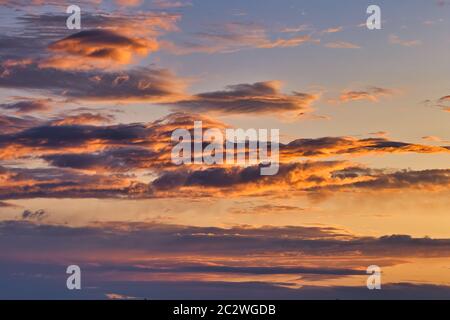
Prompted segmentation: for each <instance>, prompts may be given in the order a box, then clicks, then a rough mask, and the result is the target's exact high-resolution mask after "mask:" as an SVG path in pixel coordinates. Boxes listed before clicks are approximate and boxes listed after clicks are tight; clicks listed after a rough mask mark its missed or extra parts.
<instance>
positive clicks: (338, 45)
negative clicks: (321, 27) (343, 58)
mask: <svg viewBox="0 0 450 320" xmlns="http://www.w3.org/2000/svg"><path fill="white" fill-rule="evenodd" d="M325 47H327V48H332V49H359V48H361V47H360V46H358V45H356V44H353V43H351V42H346V41H336V42H328V43H326V44H325Z"/></svg>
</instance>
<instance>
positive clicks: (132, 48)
mask: <svg viewBox="0 0 450 320" xmlns="http://www.w3.org/2000/svg"><path fill="white" fill-rule="evenodd" d="M158 47H159V46H158V43H157V42H156V40H154V39H144V38H131V37H127V36H124V35H121V34H118V33H116V32H113V31H108V30H101V29H97V30H85V31H80V32H78V33H75V34H72V35H70V36H68V37H66V38H64V39H62V40H58V41H56V42H54V43H52V44H51V45H50V46H49V49H50V50H51V51H52V52H53V53H54V55H52V56H51V57H49V58H46V59H44V60H43V61H41V62H39V66H40V67H44V68H48V67H52V68H59V69H75V70H77V69H90V68H95V67H100V68H105V67H108V66H114V65H115V64H119V65H124V64H130V63H131V62H133V57H134V56H136V55H138V56H142V57H145V56H147V55H148V54H149V53H150V52H154V51H156V50H158Z"/></svg>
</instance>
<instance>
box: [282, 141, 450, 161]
mask: <svg viewBox="0 0 450 320" xmlns="http://www.w3.org/2000/svg"><path fill="white" fill-rule="evenodd" d="M402 152H416V153H448V152H450V149H449V148H448V147H439V146H427V145H421V144H412V143H406V142H399V141H391V140H388V139H386V138H366V139H357V138H354V137H324V138H317V139H296V140H293V141H291V142H289V143H287V144H284V145H282V146H281V147H280V154H281V157H282V158H283V157H285V158H286V159H293V158H298V157H310V158H314V157H331V156H337V155H366V154H370V153H380V154H381V153H402Z"/></svg>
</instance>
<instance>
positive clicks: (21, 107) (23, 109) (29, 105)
mask: <svg viewBox="0 0 450 320" xmlns="http://www.w3.org/2000/svg"><path fill="white" fill-rule="evenodd" d="M0 109H4V110H11V111H14V112H16V113H17V114H21V113H31V112H41V111H48V110H50V109H51V106H50V104H49V101H48V100H23V101H17V102H11V103H4V104H0Z"/></svg>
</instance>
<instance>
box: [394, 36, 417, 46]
mask: <svg viewBox="0 0 450 320" xmlns="http://www.w3.org/2000/svg"><path fill="white" fill-rule="evenodd" d="M389 42H390V43H392V44H397V45H401V46H404V47H416V46H420V45H422V41H420V40H403V39H401V38H400V37H399V36H397V35H395V34H391V35H390V36H389Z"/></svg>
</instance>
